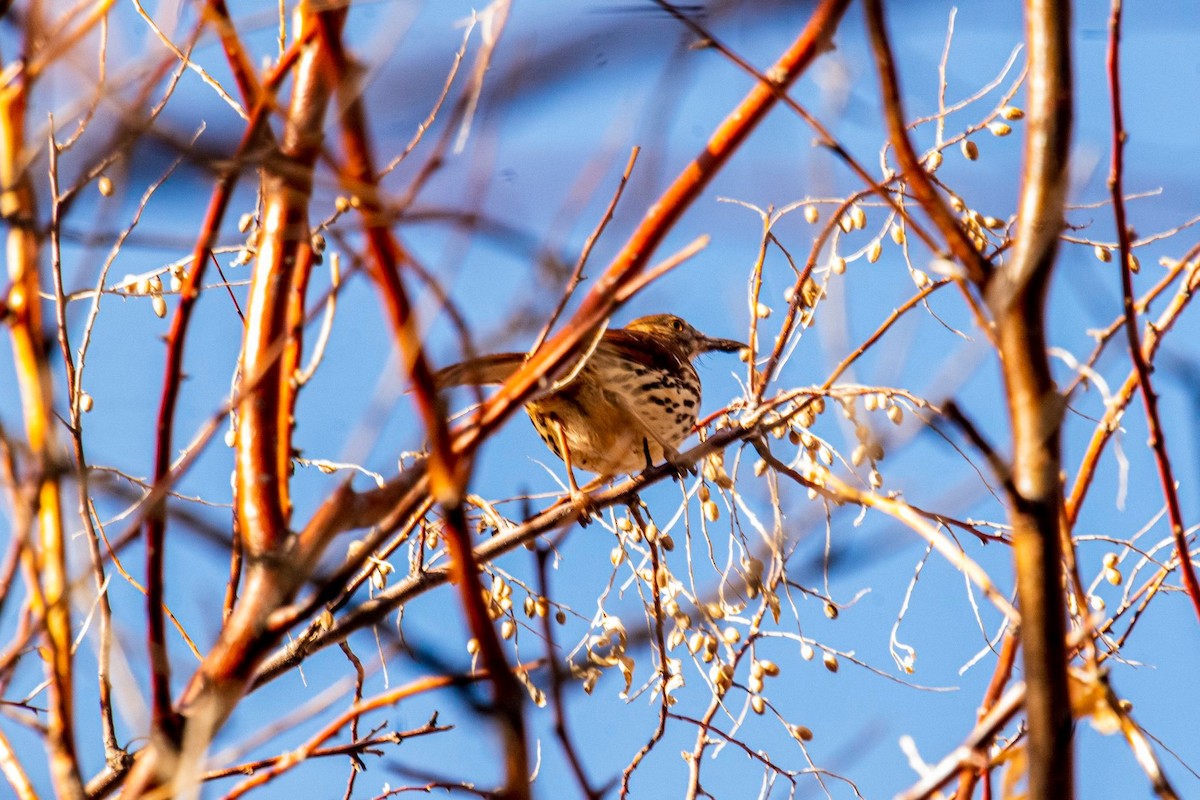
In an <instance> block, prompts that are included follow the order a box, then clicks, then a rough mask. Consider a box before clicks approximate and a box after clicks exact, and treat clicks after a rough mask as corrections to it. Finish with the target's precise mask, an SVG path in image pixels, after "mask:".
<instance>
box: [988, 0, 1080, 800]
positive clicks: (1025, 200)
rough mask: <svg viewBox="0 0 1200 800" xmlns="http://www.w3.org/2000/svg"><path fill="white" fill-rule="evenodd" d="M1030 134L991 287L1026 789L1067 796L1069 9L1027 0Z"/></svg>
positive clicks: (1048, 0)
mask: <svg viewBox="0 0 1200 800" xmlns="http://www.w3.org/2000/svg"><path fill="white" fill-rule="evenodd" d="M1026 29H1027V33H1026V38H1027V44H1028V52H1029V96H1028V106H1027V109H1028V119H1029V133H1028V136H1027V138H1026V141H1025V154H1024V166H1023V170H1022V176H1021V195H1020V199H1019V203H1018V214H1017V225H1016V232H1015V235H1014V237H1013V238H1014V242H1015V246H1014V249H1013V255H1012V259H1011V261H1010V262H1009V263H1008V264H1007V265H1006V266H1005V268H1004V269H1003V270H1001V271H1000V272H999V274H998V275H997V280H996V281H994V282H993V285H992V286H990V287H989V297H988V300H989V303H990V304H991V309H992V313H993V315H994V317H995V319H996V329H997V341H998V344H999V349H1000V359H1001V365H1002V371H1003V374H1004V381H1005V386H1006V394H1007V404H1008V411H1009V418H1010V420H1011V424H1012V436H1013V463H1012V487H1013V489H1012V493H1013V497H1012V498H1011V503H1012V508H1011V509H1010V519H1011V521H1012V528H1013V549H1014V556H1015V559H1016V573H1017V575H1016V577H1017V593H1018V597H1019V600H1020V610H1021V645H1022V648H1023V655H1024V667H1025V680H1026V684H1027V686H1028V691H1027V697H1026V701H1025V711H1026V717H1027V720H1028V725H1029V745H1028V752H1029V797H1030V798H1032V800H1070V798H1071V797H1073V796H1074V768H1073V748H1072V733H1071V708H1070V701H1069V697H1068V691H1067V655H1066V651H1065V644H1064V635H1065V625H1066V622H1065V618H1066V607H1065V602H1064V596H1063V565H1062V557H1063V552H1062V539H1061V530H1060V521H1061V519H1062V502H1063V500H1062V484H1061V478H1060V471H1061V462H1060V459H1061V450H1060V434H1061V424H1062V412H1063V400H1062V397H1061V395H1060V394H1059V393H1058V390H1057V388H1056V387H1055V385H1054V381H1053V379H1052V377H1051V373H1050V363H1049V357H1048V354H1047V351H1046V338H1045V298H1046V288H1047V285H1048V283H1049V279H1050V274H1051V271H1052V268H1053V266H1054V261H1055V256H1056V252H1057V249H1058V236H1059V233H1060V232H1061V230H1062V226H1063V204H1064V202H1065V199H1066V192H1067V178H1068V165H1069V163H1070V158H1069V148H1070V137H1071V126H1072V75H1071V47H1070V29H1071V9H1070V4H1069V3H1068V2H1065V0H1027V2H1026Z"/></svg>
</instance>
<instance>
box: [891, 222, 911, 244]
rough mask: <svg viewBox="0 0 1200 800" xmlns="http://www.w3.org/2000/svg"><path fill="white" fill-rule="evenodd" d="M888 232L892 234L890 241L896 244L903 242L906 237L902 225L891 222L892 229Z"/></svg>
mask: <svg viewBox="0 0 1200 800" xmlns="http://www.w3.org/2000/svg"><path fill="white" fill-rule="evenodd" d="M889 233H890V234H891V236H892V241H893V242H895V243H896V244H904V242H905V241H907V238H908V237H907V236H905V233H904V227H903V226H902V225H897V224H895V223H893V224H892V229H891V231H889Z"/></svg>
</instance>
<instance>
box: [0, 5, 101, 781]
mask: <svg viewBox="0 0 1200 800" xmlns="http://www.w3.org/2000/svg"><path fill="white" fill-rule="evenodd" d="M85 24H90V23H88V22H87V21H85ZM24 33H25V35H26V36H32V35H33V30H32V27H30V28H29V29H26V30H25V31H24ZM80 35H82V33H80ZM42 56H44V53H41V52H40V51H39V54H37V56H36V57H42ZM9 67H10V68H9V69H7V70H6V71H5V74H4V76H3V77H4V79H5V83H4V85H3V86H0V214H2V215H3V218H4V221H5V222H6V224H7V226H8V235H7V253H8V274H9V277H10V278H11V279H12V285H11V287H10V288H9V290H8V297H7V298H6V306H7V314H6V315H5V318H4V321H6V322H7V323H8V327H9V329H10V332H11V338H12V347H13V363H14V367H15V371H16V379H17V385H18V388H19V390H20V397H21V409H22V412H23V414H24V418H25V436H26V438H27V440H28V443H29V450H30V456H31V462H32V464H31V466H32V468H31V469H30V470H29V474H28V475H27V476H25V479H26V480H28V481H30V486H31V488H32V489H34V492H35V493H34V492H31V496H30V497H29V498H28V502H29V503H30V508H31V510H33V509H35V510H36V511H35V514H34V518H35V519H36V531H37V533H36V536H35V537H34V538H33V540H32V541H31V542H30V543H29V546H27V547H26V549H25V551H24V554H23V559H24V568H25V574H26V584H27V588H28V592H29V598H30V604H31V607H32V610H33V611H34V614H35V616H36V617H37V618H38V624H39V626H40V628H41V631H42V641H43V643H44V648H45V656H44V658H45V670H46V674H47V678H48V680H49V684H50V701H49V714H48V719H47V741H46V744H47V748H48V751H49V755H50V774H51V778H52V780H53V784H54V788H55V791H56V793H57V794H58V796H59V797H61V798H67V799H69V800H74V799H75V798H82V797H83V783H82V778H81V777H80V773H79V761H78V756H77V752H76V742H75V732H74V727H75V726H74V713H75V711H74V700H73V695H74V690H73V681H74V673H73V658H72V631H71V607H70V597H69V579H68V575H67V557H66V549H65V548H66V541H65V538H64V530H63V518H62V497H61V491H62V488H61V484H60V479H59V469H58V466H57V461H58V458H59V456H58V450H57V447H56V444H55V436H54V426H55V414H54V395H53V381H52V379H51V377H50V366H49V354H48V352H47V347H46V341H47V339H46V337H47V331H46V329H45V328H44V327H43V321H42V309H41V303H40V297H41V279H40V276H39V274H38V273H39V269H40V262H41V243H40V237H39V235H38V232H37V227H38V210H37V202H36V198H35V196H34V190H33V182H32V180H31V178H30V176H29V171H28V168H29V162H30V154H31V148H30V146H29V144H28V143H27V142H26V130H25V128H26V122H27V120H26V110H27V107H28V104H29V102H30V98H29V92H30V89H31V86H32V84H31V81H32V80H33V78H34V76H35V75H36V74H37V70H36V69H34V68H33V64H30V63H26V62H24V61H18V62H13V63H12V64H10V65H9ZM23 67H24V68H23ZM31 521H32V520H31ZM18 530H21V531H22V533H18V532H17V531H14V536H18V535H24V533H23V531H24V529H23V528H22V529H18Z"/></svg>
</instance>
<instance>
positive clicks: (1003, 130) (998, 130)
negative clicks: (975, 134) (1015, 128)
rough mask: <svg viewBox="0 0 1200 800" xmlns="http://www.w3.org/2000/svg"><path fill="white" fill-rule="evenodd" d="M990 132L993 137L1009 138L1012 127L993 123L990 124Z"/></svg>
mask: <svg viewBox="0 0 1200 800" xmlns="http://www.w3.org/2000/svg"><path fill="white" fill-rule="evenodd" d="M988 130H989V131H991V132H992V136H1008V135H1009V134H1010V133H1012V126H1011V125H1007V124H1005V123H1003V122H992V123H989V124H988Z"/></svg>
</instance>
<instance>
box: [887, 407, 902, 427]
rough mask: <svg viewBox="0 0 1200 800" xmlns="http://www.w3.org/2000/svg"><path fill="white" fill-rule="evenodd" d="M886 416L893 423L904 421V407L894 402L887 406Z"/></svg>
mask: <svg viewBox="0 0 1200 800" xmlns="http://www.w3.org/2000/svg"><path fill="white" fill-rule="evenodd" d="M887 418H888V419H889V420H890V421H891V422H892V423H893V424H895V425H899V424H900V423H901V422H903V421H904V409H903V408H901V407H900V406H898V405H895V404H893V405H890V406H888V410H887Z"/></svg>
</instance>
